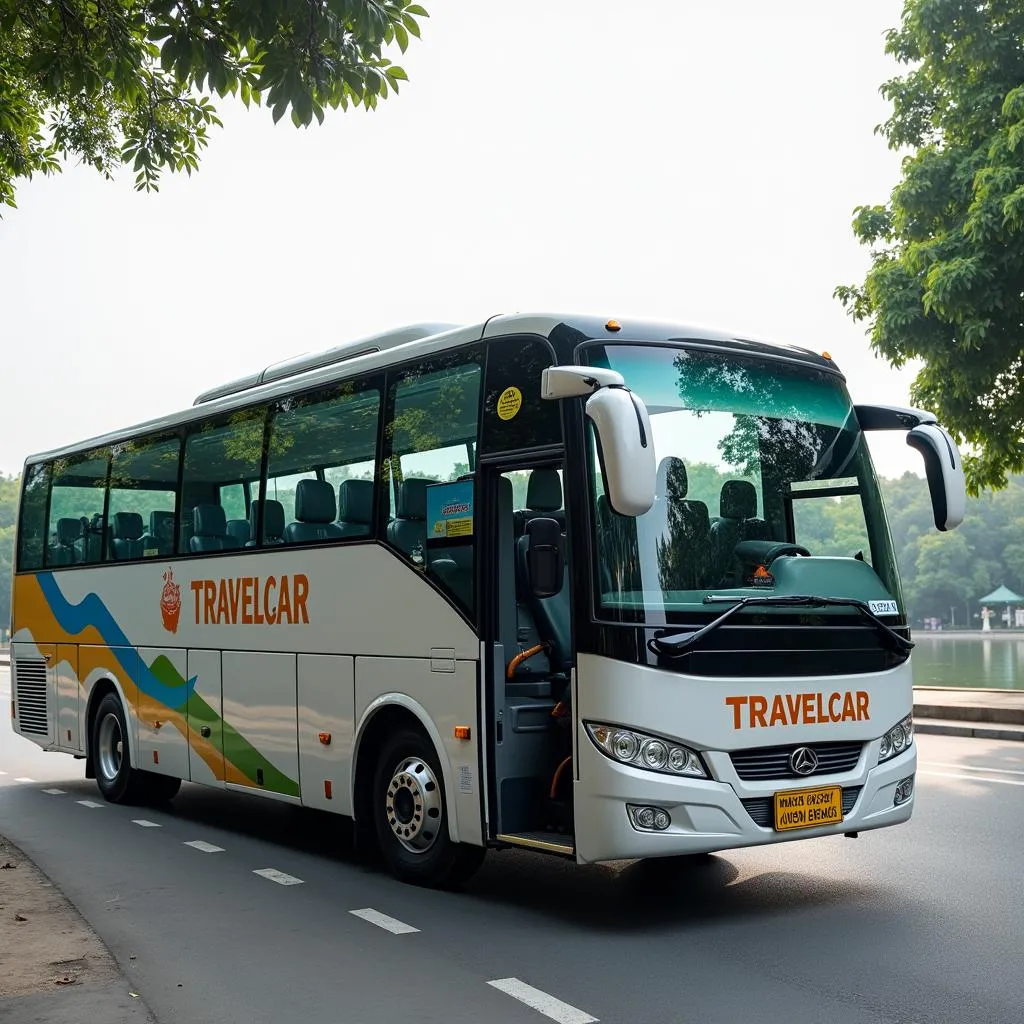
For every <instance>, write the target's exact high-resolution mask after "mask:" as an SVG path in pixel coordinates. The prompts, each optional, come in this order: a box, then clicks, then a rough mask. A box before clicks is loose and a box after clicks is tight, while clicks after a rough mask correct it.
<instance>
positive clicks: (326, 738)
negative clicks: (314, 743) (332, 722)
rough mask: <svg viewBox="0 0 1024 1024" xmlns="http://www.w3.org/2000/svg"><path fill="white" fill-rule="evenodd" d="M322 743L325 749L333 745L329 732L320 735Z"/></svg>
mask: <svg viewBox="0 0 1024 1024" xmlns="http://www.w3.org/2000/svg"><path fill="white" fill-rule="evenodd" d="M320 742H321V743H322V744H323V745H324V746H325V747H329V746H330V745H331V734H330V733H329V732H322V733H320Z"/></svg>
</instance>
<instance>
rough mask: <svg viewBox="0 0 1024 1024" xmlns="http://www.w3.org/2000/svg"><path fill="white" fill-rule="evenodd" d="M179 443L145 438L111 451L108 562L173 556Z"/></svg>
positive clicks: (172, 438) (177, 441)
mask: <svg viewBox="0 0 1024 1024" xmlns="http://www.w3.org/2000/svg"><path fill="white" fill-rule="evenodd" d="M180 459H181V439H180V438H178V437H170V438H163V439H156V440H154V439H153V438H143V439H141V440H137V441H125V442H123V443H122V444H119V445H116V446H115V447H114V453H113V459H112V460H111V465H110V496H109V498H108V499H107V502H108V507H107V519H108V521H109V523H110V537H109V539H108V542H107V553H106V559H107V561H118V562H123V561H127V560H130V559H134V558H156V557H161V558H163V557H167V556H169V555H172V554H174V542H175V537H176V534H177V530H176V528H175V516H176V507H177V496H178V463H179V461H180Z"/></svg>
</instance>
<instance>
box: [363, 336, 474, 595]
mask: <svg viewBox="0 0 1024 1024" xmlns="http://www.w3.org/2000/svg"><path fill="white" fill-rule="evenodd" d="M480 384H481V368H480V354H479V350H476V349H474V350H473V351H472V352H469V353H467V352H465V351H463V352H456V353H451V354H449V355H446V356H443V357H442V356H439V357H436V358H434V359H432V360H429V361H427V362H424V363H423V364H421V365H420V366H418V367H415V368H412V369H406V370H403V371H400V372H399V373H398V374H396V377H395V380H394V383H393V384H392V385H391V388H390V393H389V398H390V408H391V419H390V421H389V422H388V424H387V427H386V430H385V435H386V443H387V446H388V449H387V452H386V453H385V454H386V455H390V460H389V462H388V465H387V467H386V472H384V473H383V474H382V477H383V480H384V485H385V488H386V490H385V492H384V493H385V494H386V495H387V500H389V502H390V501H391V500H392V499H393V506H392V508H393V512H394V515H393V518H392V520H391V522H389V524H388V528H387V541H388V543H389V544H390V545H391V547H393V548H394V549H395V550H396V551H398V552H399V553H400V554H401V555H402V556H403V557H405V558H407V559H408V560H409V561H410V562H411V563H412V564H413V565H414V566H415V567H416V568H417V569H420V570H422V571H424V572H427V573H428V574H429V575H431V576H432V577H433V578H434V579H435V580H436V581H437V582H438V583H440V584H441V585H442V586H443V587H444V588H445V589H446V590H448V591H449V592H450V593H451V594H452V595H453V596H454V597H455V598H456V599H457V600H458V601H459V602H460V603H461V604H463V605H464V606H466V607H467V608H471V607H472V603H473V540H474V517H473V513H474V499H473V483H472V480H466V481H462V482H458V481H459V478H460V477H464V476H467V475H468V474H469V473H471V472H472V469H473V465H474V462H475V456H476V447H477V421H478V418H479V409H480ZM392 479H393V488H392ZM442 484H443V485H444V486H439V485H442ZM428 534H429V535H428ZM428 541H429V542H430V543H429V544H428Z"/></svg>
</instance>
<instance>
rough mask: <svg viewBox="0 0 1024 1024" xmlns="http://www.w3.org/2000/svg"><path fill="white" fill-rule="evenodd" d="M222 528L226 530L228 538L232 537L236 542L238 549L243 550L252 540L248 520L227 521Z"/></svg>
mask: <svg viewBox="0 0 1024 1024" xmlns="http://www.w3.org/2000/svg"><path fill="white" fill-rule="evenodd" d="M224 528H225V529H226V530H227V533H228V536H229V537H234V538H235V540H237V541H238V546H239V547H240V548H244V547H245V546H246V545H247V544H248V543H249V541H250V540H251V539H252V534H251V533H250V532H249V520H248V519H229V520H228V521H227V522H226V523H225V524H224Z"/></svg>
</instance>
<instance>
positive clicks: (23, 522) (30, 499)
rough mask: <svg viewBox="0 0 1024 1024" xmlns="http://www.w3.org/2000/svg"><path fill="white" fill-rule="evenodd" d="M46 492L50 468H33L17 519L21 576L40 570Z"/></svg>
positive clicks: (44, 542) (26, 484)
mask: <svg viewBox="0 0 1024 1024" xmlns="http://www.w3.org/2000/svg"><path fill="white" fill-rule="evenodd" d="M49 488H50V467H49V466H33V467H32V468H31V469H30V470H28V473H27V474H26V476H25V486H24V489H23V490H22V493H21V514H20V515H19V516H18V569H19V570H21V571H22V572H27V571H31V570H33V569H41V568H42V567H43V551H44V549H45V548H46V497H47V492H48V490H49Z"/></svg>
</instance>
